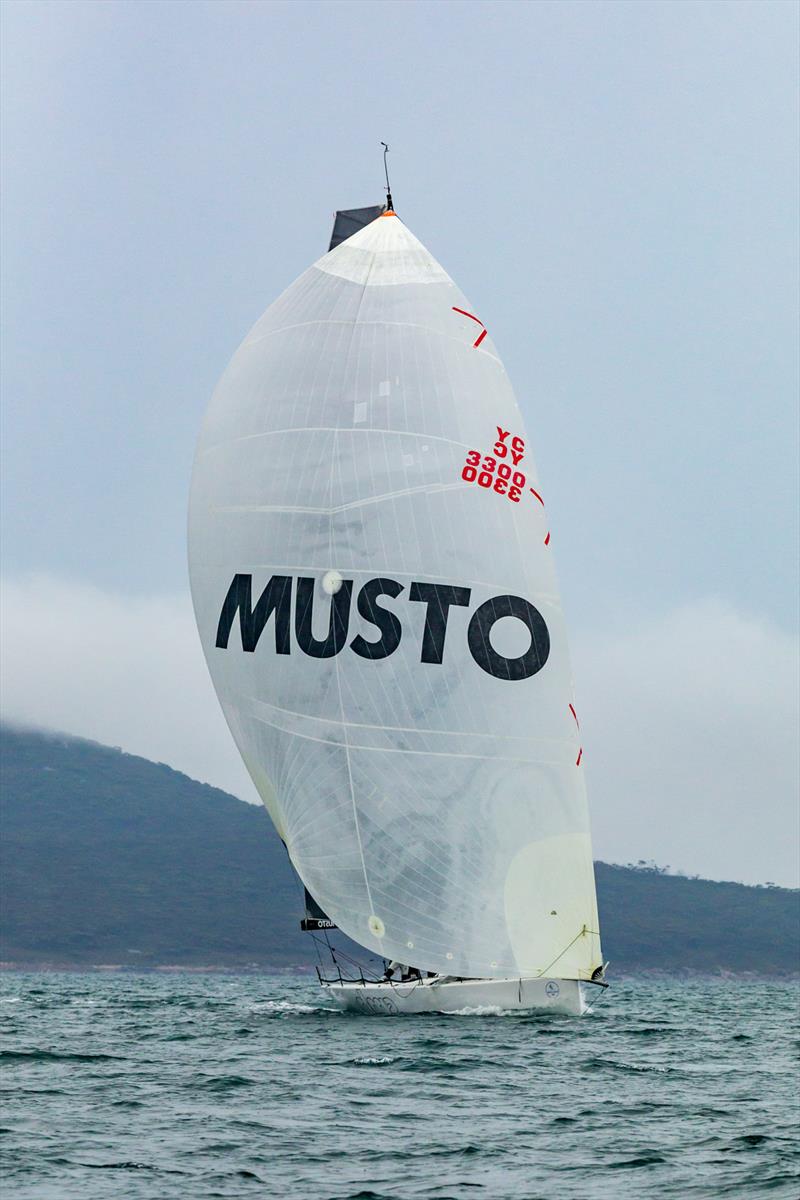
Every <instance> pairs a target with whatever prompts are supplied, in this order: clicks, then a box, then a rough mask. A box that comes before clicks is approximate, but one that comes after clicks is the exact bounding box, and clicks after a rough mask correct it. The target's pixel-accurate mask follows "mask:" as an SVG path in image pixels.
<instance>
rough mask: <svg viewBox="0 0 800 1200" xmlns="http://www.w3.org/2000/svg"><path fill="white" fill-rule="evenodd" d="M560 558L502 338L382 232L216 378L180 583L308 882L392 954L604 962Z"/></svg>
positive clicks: (277, 309) (486, 966)
mask: <svg viewBox="0 0 800 1200" xmlns="http://www.w3.org/2000/svg"><path fill="white" fill-rule="evenodd" d="M514 439H516V441H514ZM546 543H549V535H548V528H547V522H546V514H545V509H544V506H543V502H542V499H541V493H540V489H539V485H538V483H537V481H536V476H535V472H534V467H533V463H532V460H531V454H530V450H529V449H528V445H527V440H526V438H525V432H524V429H523V425H522V419H521V416H520V413H519V409H518V407H517V404H516V401H515V398H514V394H513V392H512V389H511V386H510V384H509V381H508V379H507V377H506V373H505V370H504V368H503V365H502V363H501V362H500V360H499V358H498V356H497V352H496V350H495V348H494V345H493V343H492V341H491V339H490V337H489V336H487V335H486V333H485V331H484V328H483V325H482V323H481V322H480V320H479V319H478V314H476V313H475V311H474V309H472V308H471V307H470V305H469V303H468V302H467V301H466V299H465V298H464V297H463V296H462V295H461V293H460V292H459V291H458V289H457V288H456V287H455V285H454V284H453V282H452V280H451V279H450V278H449V276H448V275H447V274H446V273H445V272H444V270H443V269H442V268H441V267H440V266H439V264H438V263H437V262H436V261H435V260H434V259H433V258H432V257H431V255H430V254H429V253H428V251H427V250H426V249H425V248H424V247H423V246H422V245H421V244H420V242H419V241H417V239H416V238H415V237H414V236H413V235H412V234H411V233H410V232H409V231H408V230H407V229H406V227H405V226H404V225H403V224H402V222H401V221H400V220H399V219H398V218H397V217H396V216H394V215H393V214H387V215H385V216H382V217H379V218H378V219H377V220H375V221H374V222H373V223H372V224H370V225H368V226H367V227H366V228H364V229H362V230H361V231H360V232H359V233H357V234H356V235H354V236H353V237H352V238H350V239H349V240H348V241H346V242H343V243H342V244H341V245H340V246H338V247H337V248H336V249H334V250H332V251H331V252H330V253H328V254H326V255H325V256H324V257H323V258H321V259H320V260H319V261H318V262H317V263H316V264H315V265H314V266H312V267H311V268H310V269H309V270H307V271H306V272H305V273H304V274H303V275H301V276H300V278H299V279H298V280H297V281H296V282H295V283H294V284H293V285H292V286H291V287H289V288H288V289H287V291H285V292H284V293H283V295H282V296H281V297H280V298H279V299H278V300H277V301H276V302H275V303H274V304H273V305H272V306H271V307H270V308H269V309H268V310H267V311H266V313H265V314H264V315H263V317H262V318H261V319H260V320H259V321H258V322H257V323H256V325H255V326H254V328H253V329H252V331H251V332H250V334H249V335H248V336H247V338H246V339H245V341H244V342H243V343H242V345H241V347H240V348H239V350H238V351H237V352H236V354H235V355H234V357H233V360H232V361H231V363H230V365H229V367H228V369H227V370H226V372H225V374H224V375H223V377H222V379H221V381H220V383H219V386H218V387H217V390H216V392H215V394H214V397H213V400H212V402H211V405H210V408H209V410H208V413H207V416H206V420H205V423H204V426H203V429H202V433H201V436H200V440H199V445H198V449H197V456H196V461H195V466H194V474H193V481H192V493H191V503H190V570H191V582H192V594H193V599H194V605H195V611H196V616H197V621H198V626H199V629H200V636H201V639H202V643H203V648H204V651H205V654H206V657H207V660H208V664H209V668H210V671H211V676H212V679H213V681H214V685H215V687H216V689H217V693H218V695H219V699H220V702H221V704H222V708H223V710H224V712H225V716H226V718H227V720H228V723H229V725H230V728H231V731H232V733H233V736H234V738H235V739H236V742H237V744H238V746H239V749H240V751H241V753H242V756H243V758H244V760H245V763H246V764H247V767H248V769H249V771H250V773H251V775H252V777H253V779H254V781H255V784H256V786H257V788H258V789H259V792H260V794H261V796H262V797H263V800H264V803H265V805H266V807H267V809H268V811H269V813H270V816H271V817H272V820H273V821H274V823H275V825H276V827H277V829H278V831H279V833H280V835H281V837H282V838H283V839H284V841H285V842H286V845H287V847H288V850H289V853H290V855H291V859H292V862H293V864H294V866H295V868H296V870H297V871H298V873H299V875H300V877H301V879H302V880H303V882H304V883H305V884H306V886H307V887H308V889H309V890H310V892H311V893H312V895H313V896H314V897H315V898H316V900H317V901H318V902H319V904H320V905H321V906H322V908H323V909H324V910H325V912H326V913H328V914H329V915H330V917H331V918H332V919H333V920H334V921H335V922H336V924H337V925H338V926H339V927H340V928H341V929H342V930H343V931H344V932H345V933H347V934H348V935H349V936H350V937H352V938H353V939H355V940H356V941H357V942H360V943H361V944H362V945H364V946H366V947H368V948H369V949H371V950H374V951H376V952H377V953H379V954H382V955H384V956H385V957H387V958H396V959H400V960H401V961H404V962H413V963H415V964H416V965H418V966H419V967H421V968H423V969H427V970H432V971H442V972H446V973H448V974H454V975H462V976H469V977H503V976H508V975H515V976H516V975H540V974H545V975H553V976H560V977H562V978H563V977H572V978H587V977H588V976H589V975H590V974H591V972H592V971H593V970H594V969H595V968H596V967H597V966H598V965H600V962H601V954H600V942H599V936H598V932H597V931H598V921H597V908H596V899H595V889H594V877H593V869H592V858H591V845H590V839H589V826H588V814H587V805H586V798H585V790H584V782H583V768H582V765H581V763H580V741H579V731H578V727H577V721H576V718H575V715H574V708H573V707H572V706H573V696H572V684H571V677H570V667H569V660H568V652H567V642H566V635H565V630H564V622H563V618H562V613H561V607H560V603H559V597H558V590H557V585H556V580H555V575H554V572H553V565H552V557H551V549H550V547H549V544H546ZM271 580H272V583H271V584H270V581H271ZM374 580H378V581H381V582H378V583H370V581H374ZM365 585H366V586H365ZM259 600H261V601H262V603H261V607H260V608H259V607H258V602H259ZM387 613H388V614H390V615H389V616H386V614H387ZM398 639H399V640H398ZM369 644H371V647H370V645H369Z"/></svg>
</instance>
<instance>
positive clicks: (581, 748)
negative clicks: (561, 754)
mask: <svg viewBox="0 0 800 1200" xmlns="http://www.w3.org/2000/svg"><path fill="white" fill-rule="evenodd" d="M569 711H570V712H571V713H572V715H573V717H574V718H575V724H576V725H577V726H578V729H580V727H581V723H580V721H579V720H578V714H577V713H576V712H575V709H574V707H573V705H571V704H570V706H569ZM582 757H583V746H581V747H580V749H579V750H578V757H577V758H576V759H575V766H576V767H579V766H580V765H581V758H582Z"/></svg>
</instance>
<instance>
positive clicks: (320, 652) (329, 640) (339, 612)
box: [294, 578, 353, 658]
mask: <svg viewBox="0 0 800 1200" xmlns="http://www.w3.org/2000/svg"><path fill="white" fill-rule="evenodd" d="M316 586H317V581H316V580H315V579H304V578H301V579H298V581H297V596H296V600H295V610H294V631H295V635H296V636H297V644H298V646H299V647H300V649H301V650H302V651H303V653H304V654H309V655H310V656H311V658H332V657H333V656H334V654H338V653H339V651H340V650H341V649H342V647H343V646H344V644H345V642H346V641H347V629H348V626H349V624H350V600H351V597H352V594H353V581H352V579H343V580H342V583H341V587H340V588H339V590H338V592H336V593H335V595H333V596H332V597H331V612H330V617H329V618H328V634H327V637H326V638H325V640H324V641H319V640H318V639H317V638H315V637H314V633H313V628H312V621H313V616H314V588H315V587H316Z"/></svg>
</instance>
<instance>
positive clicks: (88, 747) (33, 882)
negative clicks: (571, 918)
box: [0, 727, 800, 975]
mask: <svg viewBox="0 0 800 1200" xmlns="http://www.w3.org/2000/svg"><path fill="white" fill-rule="evenodd" d="M0 749H1V750H2V776H1V783H2V786H1V787H0V799H1V800H2V808H1V809H0V833H1V834H2V839H1V846H0V917H1V918H2V941H0V957H1V958H2V959H3V960H5V961H12V962H14V963H17V964H20V965H22V964H26V965H31V966H35V965H42V964H45V963H50V964H73V965H86V966H88V965H99V964H112V963H113V964H123V965H126V966H130V967H151V966H155V965H165V964H175V965H182V966H199V965H219V966H228V967H246V966H257V965H258V966H291V965H300V966H303V965H305V966H310V965H311V964H312V962H313V961H315V956H314V953H313V948H312V945H311V944H310V939H309V938H308V937H307V936H306V935H304V934H302V933H300V930H299V919H300V917H301V915H302V895H301V889H300V885H299V884H298V882H297V880H296V878H295V876H294V873H293V872H292V870H291V868H290V866H289V862H288V859H287V857H286V853H285V851H284V849H283V847H282V845H281V843H280V841H279V839H278V837H277V835H276V834H275V832H274V830H273V829H272V826H271V824H270V822H269V820H268V818H267V816H266V814H265V813H264V812H263V810H262V809H261V808H259V807H256V806H253V805H249V804H245V803H243V802H242V801H241V800H237V799H236V798H235V797H233V796H229V795H227V794H226V793H225V792H221V791H219V790H218V789H216V788H212V787H209V786H208V785H206V784H202V783H197V782H195V781H194V780H192V779H189V778H188V777H187V776H185V775H182V774H180V773H179V772H178V771H174V770H172V769H171V768H170V767H167V766H164V765H163V764H160V763H152V762H148V761H147V760H146V759H143V758H137V757H135V756H134V755H130V754H125V753H123V752H122V751H120V750H116V749H111V748H109V747H107V746H100V745H97V744H95V743H93V742H87V741H82V740H79V739H74V738H67V737H59V736H55V735H49V734H43V733H39V732H33V731H30V730H19V729H12V728H8V727H3V728H2V730H0ZM597 886H598V895H599V902H600V916H601V922H602V929H603V946H604V950H605V953H606V954H607V956H608V957H609V958H610V959H611V960H612V962H613V965H614V967H615V968H617V969H624V970H629V971H634V970H643V969H651V970H652V969H660V970H664V971H683V970H686V969H691V970H695V971H712V972H714V971H725V972H753V973H761V974H778V975H783V974H789V973H794V972H796V971H797V970H798V969H800V922H799V921H798V910H799V909H800V903H799V902H800V894H798V893H797V892H792V891H788V890H786V889H782V888H751V887H745V886H743V885H742V884H736V883H712V882H710V881H708V880H703V879H687V878H683V877H681V876H674V875H668V874H665V873H663V872H662V871H660V870H659V869H657V868H653V867H647V866H644V867H641V866H640V867H630V866H628V867H621V866H611V865H608V864H606V863H598V864H597Z"/></svg>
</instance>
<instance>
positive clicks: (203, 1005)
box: [0, 974, 800, 1200]
mask: <svg viewBox="0 0 800 1200" xmlns="http://www.w3.org/2000/svg"><path fill="white" fill-rule="evenodd" d="M0 984H1V990H0V1013H2V1024H3V1027H4V1038H3V1048H2V1067H3V1071H2V1074H3V1083H4V1087H5V1090H6V1096H5V1102H4V1107H3V1117H2V1128H3V1137H2V1145H3V1155H4V1180H5V1190H4V1193H3V1195H4V1200H10V1198H11V1197H14V1198H18V1197H19V1198H22V1197H30V1198H31V1200H33V1198H35V1200H56V1198H57V1200H67V1198H69V1197H81V1200H96V1198H100V1197H102V1198H103V1200H105V1198H107V1197H109V1196H125V1197H126V1198H128V1197H130V1198H131V1200H167V1198H170V1197H181V1198H186V1197H191V1198H203V1200H205V1198H206V1197H208V1198H210V1197H226V1198H230V1197H243V1198H249V1197H260V1198H269V1197H289V1196H291V1197H293V1198H295V1197H296V1198H299V1200H303V1198H305V1197H308V1198H310V1200H345V1198H350V1200H355V1198H356V1197H358V1198H359V1200H411V1198H413V1197H436V1198H437V1200H445V1198H447V1197H453V1198H459V1200H460V1198H461V1197H480V1196H483V1197H486V1198H487V1200H512V1198H513V1200H518V1198H519V1200H522V1198H524V1200H536V1198H539V1197H541V1198H547V1200H551V1198H553V1197H559V1198H562V1197H563V1198H573V1197H574V1198H576V1200H578V1198H579V1200H586V1198H591V1197H594V1196H598V1197H599V1196H603V1197H613V1198H614V1200H616V1198H618V1197H636V1198H637V1200H638V1198H641V1197H645V1196H646V1197H673V1196H674V1197H681V1198H684V1197H714V1198H715V1200H716V1198H717V1197H722V1196H730V1197H735V1198H736V1200H740V1198H743V1197H760V1196H765V1197H766V1196H769V1197H776V1198H777V1197H784V1196H785V1197H791V1198H792V1200H795V1198H796V1197H797V1196H798V1194H800V1175H799V1172H800V1148H799V1147H798V1142H797V1136H796V1128H794V1127H793V1122H795V1121H796V1119H797V1115H798V1113H797V1060H798V1030H797V1015H798V996H799V995H800V993H799V992H798V988H797V987H796V986H793V985H789V984H776V983H771V982H764V983H749V982H748V983H735V982H731V983H697V982H693V983H681V982H658V983H653V982H651V981H650V982H648V981H627V982H620V983H617V984H616V985H615V986H614V988H613V990H612V991H611V992H610V993H606V994H605V996H604V998H603V1002H602V1004H599V1005H598V1006H597V1007H596V1009H595V1011H594V1013H593V1014H591V1015H589V1016H587V1017H584V1018H583V1019H582V1020H579V1021H578V1020H574V1019H570V1018H542V1017H533V1016H525V1015H518V1014H517V1015H513V1014H508V1015H505V1016H504V1015H499V1014H496V1013H495V1014H491V1013H487V1014H484V1015H472V1016H428V1017H416V1018H408V1017H405V1018H395V1019H380V1018H371V1017H361V1016H356V1015H349V1014H340V1013H338V1012H337V1011H331V1010H329V1009H328V1008H327V1007H326V1006H325V1005H324V1002H323V1001H321V1000H320V996H319V994H318V991H317V988H316V984H315V983H312V982H311V981H309V980H306V979H298V978H297V977H288V976H281V977H263V976H260V977H236V976H223V975H216V976H213V977H210V976H197V975H177V976H176V975H170V976H164V975H138V976H136V975H77V974H58V975H47V974H42V975H31V974H25V975H22V974H7V975H5V976H4V977H3V978H2V980H0Z"/></svg>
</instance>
